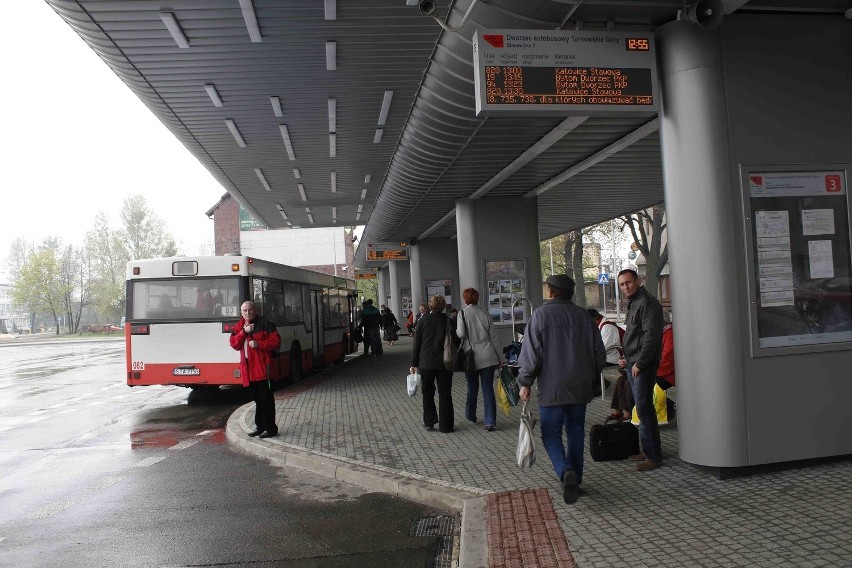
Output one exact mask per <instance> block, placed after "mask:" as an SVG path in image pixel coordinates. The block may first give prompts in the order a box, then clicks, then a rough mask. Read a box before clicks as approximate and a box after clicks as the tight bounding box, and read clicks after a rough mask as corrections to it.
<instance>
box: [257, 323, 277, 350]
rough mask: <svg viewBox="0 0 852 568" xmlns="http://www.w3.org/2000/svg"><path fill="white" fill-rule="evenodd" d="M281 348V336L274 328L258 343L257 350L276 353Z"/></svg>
mask: <svg viewBox="0 0 852 568" xmlns="http://www.w3.org/2000/svg"><path fill="white" fill-rule="evenodd" d="M280 346H281V335H280V334H279V333H278V330H277V329H275V328H273V329H272V331H269V332H267V333H264V334H263V338H261V339H259V340H258V341H257V348H258V349H263V350H264V351H275V350H276V349H278V348H279V347H280Z"/></svg>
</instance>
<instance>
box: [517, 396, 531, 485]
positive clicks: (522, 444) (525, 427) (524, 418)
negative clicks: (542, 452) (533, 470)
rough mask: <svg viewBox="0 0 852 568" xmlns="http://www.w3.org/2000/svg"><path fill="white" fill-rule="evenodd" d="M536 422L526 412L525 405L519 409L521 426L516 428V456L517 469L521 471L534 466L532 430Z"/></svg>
mask: <svg viewBox="0 0 852 568" xmlns="http://www.w3.org/2000/svg"><path fill="white" fill-rule="evenodd" d="M535 423H536V420H535V418H533V417H532V414H531V413H529V412H527V403H526V402H524V406H523V408H521V425H520V427H519V428H518V450H517V452H516V456H517V459H518V467H520V468H521V469H524V468H528V467H532V466H533V465H534V464H535V441H534V438H533V429H534V428H535Z"/></svg>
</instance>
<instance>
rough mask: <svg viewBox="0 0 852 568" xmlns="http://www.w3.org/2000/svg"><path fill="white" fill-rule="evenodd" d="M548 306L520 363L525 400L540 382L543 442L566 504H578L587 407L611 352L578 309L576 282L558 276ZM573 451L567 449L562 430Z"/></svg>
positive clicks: (537, 317)
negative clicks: (575, 292) (575, 295)
mask: <svg viewBox="0 0 852 568" xmlns="http://www.w3.org/2000/svg"><path fill="white" fill-rule="evenodd" d="M545 295H546V296H547V298H548V299H547V300H546V301H545V303H544V305H543V306H541V307H540V308H538V309H537V310H535V311H534V312H533V313H532V315H531V316H530V321H529V323H528V324H527V327H526V333H525V335H524V342H523V344H522V346H521V354H520V356H519V357H518V365H519V366H520V371H519V373H518V384H520V385H521V392H520V395H521V400H523V401H528V400H529V398H530V387H531V386H532V384H533V382H535V381H536V379H537V380H538V410H539V416H540V418H541V441H542V444H543V445H544V449H545V451H546V452H547V455H548V456H549V457H550V461H551V463H552V464H553V470H554V471H555V472H556V475H557V476H559V479H560V481H561V482H562V498H563V499H564V500H565V502H566V503H574V502H576V501H577V499H578V498H579V496H580V488H579V485H580V483H581V482H582V481H583V442H584V440H585V438H586V435H585V420H586V405H587V404H588V403H589V402H591V400H592V398H593V397H594V393H595V388H596V387H597V388H598V389H599V388H600V382H599V377H600V373H601V370H603V368H604V366H605V365H606V350H605V349H604V345H603V341H601V334H600V332H599V331H598V328H597V325H595V322H594V321H592V318H591V317H590V316H589V314H588V313H587V312H586V310H584V309H583V308H581V307H579V306H577V305H575V304H574V302H572V301H571V298H573V297H574V281H573V280H572V279H571V278H569V277H568V276H567V275H565V274H555V275H553V276H551V277H549V278H548V279H547V281H546V283H545ZM563 428H564V429H565V432H566V434H567V437H568V449H567V453H566V449H565V446H564V445H563V443H562V429H563Z"/></svg>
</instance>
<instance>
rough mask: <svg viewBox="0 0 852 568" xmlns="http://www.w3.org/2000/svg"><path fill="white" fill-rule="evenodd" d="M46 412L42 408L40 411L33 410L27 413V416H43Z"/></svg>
mask: <svg viewBox="0 0 852 568" xmlns="http://www.w3.org/2000/svg"><path fill="white" fill-rule="evenodd" d="M45 412H47V409H45V408H42V409H41V410H34V411H32V412H29V413H27V416H38V415H39V414H44V413H45Z"/></svg>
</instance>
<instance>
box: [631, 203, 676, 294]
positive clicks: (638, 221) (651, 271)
mask: <svg viewBox="0 0 852 568" xmlns="http://www.w3.org/2000/svg"><path fill="white" fill-rule="evenodd" d="M623 219H624V222H625V224H626V225H627V226H628V227H630V233H631V234H632V235H633V242H635V243H636V245H637V246H638V247H639V252H641V253H642V256H644V257H645V263H646V264H645V289H646V290H648V292H649V293H651V294H653V295H654V296H657V293H658V292H657V287H658V285H659V281H660V273H661V272H662V271H663V267H664V266H665V265H666V264H667V263H668V261H669V244H668V239H666V244H665V245H663V232H664V231H665V230H666V209H665V206H663V204H658V205H654V206H653V207H651V208H650V209H644V210H641V211H637V212H635V213H631V214H630V215H627V216H626V217H624V218H623Z"/></svg>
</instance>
